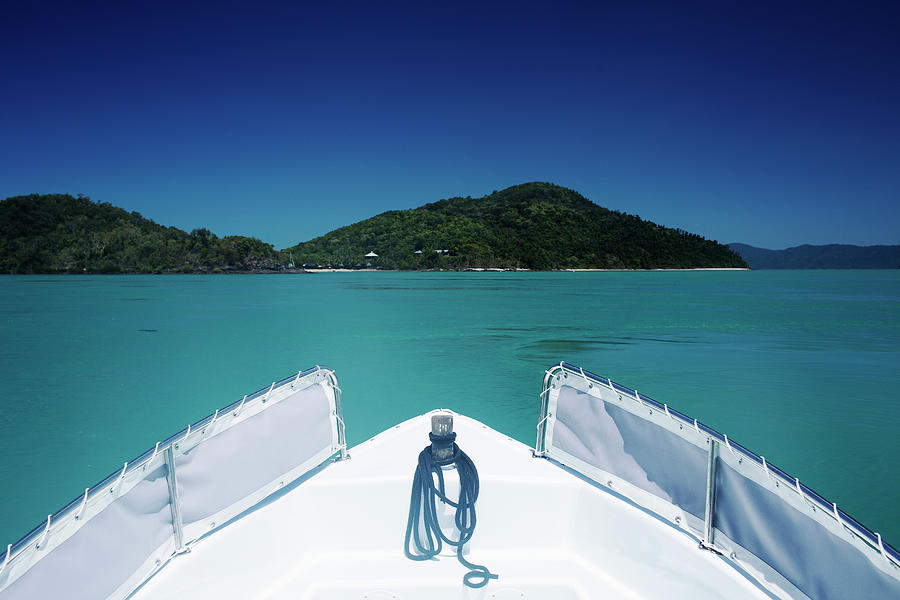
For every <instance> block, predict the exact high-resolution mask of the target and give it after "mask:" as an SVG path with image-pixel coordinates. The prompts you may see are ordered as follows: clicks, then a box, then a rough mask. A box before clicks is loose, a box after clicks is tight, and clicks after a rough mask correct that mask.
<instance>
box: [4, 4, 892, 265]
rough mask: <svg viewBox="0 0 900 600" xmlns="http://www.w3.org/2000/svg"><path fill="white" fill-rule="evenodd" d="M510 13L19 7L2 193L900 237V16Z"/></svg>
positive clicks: (195, 213) (614, 8)
mask: <svg viewBox="0 0 900 600" xmlns="http://www.w3.org/2000/svg"><path fill="white" fill-rule="evenodd" d="M485 4H488V3H485ZM489 4H490V5H489V6H485V5H483V4H482V3H473V4H468V3H463V2H455V1H454V2H445V3H428V2H421V1H417V2H409V3H401V4H397V3H390V4H387V3H380V2H365V3H348V2H329V3H320V4H317V5H311V4H306V3H303V2H283V3H268V2H252V3H251V2H246V3H235V2H216V3H210V4H208V5H192V6H186V5H184V4H182V3H171V4H167V3H163V2H142V1H130V0H129V1H126V2H109V3H96V2H84V1H78V2H64V3H57V4H54V3H51V2H43V1H38V2H5V3H4V4H3V8H2V17H0V198H2V197H7V196H11V195H18V194H26V193H53V192H65V193H72V194H76V193H82V194H85V195H88V196H90V197H92V198H93V199H95V200H102V201H107V202H110V203H112V204H115V205H118V206H121V207H123V208H126V209H128V210H137V211H139V212H141V213H142V214H143V215H144V216H146V217H148V218H151V219H153V220H155V221H156V222H158V223H162V224H165V225H175V226H177V227H181V228H183V229H186V230H190V229H192V228H195V227H202V226H206V227H208V228H209V229H211V230H212V231H214V232H216V233H217V234H219V235H228V234H243V235H253V236H256V237H259V238H261V239H263V240H265V241H268V242H271V243H273V244H275V246H276V247H279V248H281V247H284V246H287V245H290V244H294V243H297V242H299V241H303V240H307V239H309V238H311V237H314V236H316V235H320V234H322V233H325V232H327V231H329V230H331V229H333V228H335V227H338V226H341V225H345V224H348V223H351V222H355V221H359V220H362V219H365V218H368V217H370V216H372V215H375V214H377V213H380V212H383V211H385V210H390V209H402V208H412V207H415V206H419V205H421V204H424V203H426V202H432V201H435V200H438V199H441V198H446V197H450V196H466V195H472V196H481V195H484V194H486V193H490V192H491V191H492V190H495V189H502V188H504V187H507V186H510V185H514V184H516V183H522V182H525V181H533V180H539V181H552V182H554V183H558V184H560V185H564V186H566V187H570V188H573V189H575V190H577V191H579V192H581V193H582V194H584V195H585V196H586V197H588V198H589V199H591V200H593V201H594V202H596V203H597V204H600V205H602V206H606V207H609V208H614V209H618V210H622V211H625V212H629V213H632V214H638V215H640V216H641V217H643V218H645V219H650V220H653V221H655V222H657V223H660V224H663V225H667V226H671V227H681V228H683V229H687V230H690V231H693V232H696V233H700V234H702V235H704V236H706V237H708V238H711V239H717V240H719V241H721V242H733V241H741V242H746V243H750V244H754V245H758V246H763V247H769V248H783V247H786V246H793V245H797V244H802V243H814V244H823V243H832V242H836V243H854V244H898V243H900V41H898V40H900V35H898V34H897V31H898V30H900V8H898V6H900V3H897V2H890V3H885V4H883V5H877V4H866V3H845V4H844V5H843V6H840V7H827V6H825V5H824V4H823V3H811V4H793V3H788V2H774V3H771V4H768V3H758V2H734V3H728V2H721V1H719V2H710V3H707V4H691V3H685V2H677V3H662V4H660V5H658V6H653V5H649V4H643V5H637V4H635V3H631V2H623V3H617V4H608V5H605V4H603V3H600V2H592V3H584V4H568V5H567V4H563V3H559V2H552V3H547V4H543V5H529V4H527V3H512V4H506V5H504V4H500V3H489Z"/></svg>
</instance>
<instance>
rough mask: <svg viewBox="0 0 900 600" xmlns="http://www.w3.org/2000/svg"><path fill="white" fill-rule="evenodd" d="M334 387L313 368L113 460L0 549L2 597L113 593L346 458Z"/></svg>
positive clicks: (123, 592) (331, 378) (124, 592)
mask: <svg viewBox="0 0 900 600" xmlns="http://www.w3.org/2000/svg"><path fill="white" fill-rule="evenodd" d="M340 396H341V395H340V387H339V386H338V383H337V378H336V377H335V375H334V372H333V371H330V370H328V369H323V368H320V367H315V368H313V369H308V370H306V371H301V372H299V373H297V374H295V375H292V376H291V377H287V378H285V379H282V380H281V381H276V382H273V383H272V384H271V385H269V386H267V387H265V388H262V389H260V390H258V391H257V392H254V393H253V394H248V395H246V396H244V397H243V398H242V399H241V400H239V401H236V402H234V403H232V404H230V405H228V406H226V407H224V408H221V409H219V410H217V411H215V412H214V413H213V414H211V415H208V416H207V417H205V418H204V419H201V420H200V421H198V422H196V423H193V424H191V425H188V426H187V427H186V428H185V429H183V430H181V431H180V432H178V433H176V434H175V435H173V436H171V437H170V438H168V439H166V440H164V441H161V442H157V443H156V444H155V445H154V446H153V447H152V448H150V449H148V450H147V451H146V452H144V453H143V454H141V455H140V456H138V457H137V458H135V459H134V460H132V461H129V462H127V463H125V464H124V465H123V467H122V468H120V469H118V470H117V471H115V472H114V473H112V474H111V475H109V476H108V477H107V478H106V479H104V480H103V481H101V482H100V483H98V484H97V485H95V486H94V487H92V488H88V489H86V490H85V491H84V493H83V494H81V495H80V496H79V497H77V498H75V499H74V500H73V501H72V502H70V503H69V504H68V505H66V506H65V507H64V508H62V509H61V510H59V511H58V512H56V513H55V514H52V515H48V517H47V521H46V522H44V523H42V524H41V525H39V526H38V527H36V528H35V529H34V530H32V531H31V532H30V533H29V534H27V535H26V536H24V537H23V538H22V539H21V540H19V541H18V542H16V543H15V544H10V545H9V546H7V548H6V552H5V553H2V554H0V600H19V599H22V600H24V599H33V598H62V597H65V598H78V599H85V600H88V599H92V600H96V599H100V598H104V599H107V600H114V599H115V600H119V599H122V598H125V597H127V596H128V595H129V594H130V593H131V592H132V591H133V590H135V589H136V588H137V587H138V586H139V585H141V583H143V582H144V581H146V580H147V579H148V578H149V577H150V576H152V575H153V574H154V573H156V572H157V571H158V570H159V569H161V568H163V567H164V566H165V565H166V564H167V563H168V562H169V561H170V560H172V559H173V558H174V557H176V556H178V555H179V554H181V553H184V552H188V551H190V549H191V546H192V544H194V543H195V542H197V541H198V540H199V539H200V538H202V537H204V536H206V535H209V534H210V533H211V532H213V531H215V530H216V529H218V528H220V527H222V526H223V525H225V524H227V523H228V522H229V521H230V520H232V519H234V518H236V517H238V516H239V515H241V513H243V512H244V511H246V510H247V509H249V508H251V507H252V506H254V505H255V504H257V503H258V502H260V501H261V500H262V499H264V498H266V497H268V496H270V495H271V494H273V493H275V492H277V491H279V490H281V489H282V488H284V486H285V485H287V484H288V483H290V482H292V481H294V480H296V479H298V478H300V477H301V476H303V475H304V474H306V473H309V472H310V471H312V470H313V469H315V468H316V467H318V466H320V465H322V464H324V463H325V462H327V461H329V460H331V459H336V458H345V457H346V452H347V444H346V437H345V431H344V423H343V419H342V415H341V399H340Z"/></svg>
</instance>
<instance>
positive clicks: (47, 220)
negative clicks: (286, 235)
mask: <svg viewBox="0 0 900 600" xmlns="http://www.w3.org/2000/svg"><path fill="white" fill-rule="evenodd" d="M277 259H278V253H277V252H276V251H275V250H274V249H273V248H272V245H271V244H266V243H263V242H261V241H260V240H258V239H256V238H248V237H243V236H228V237H224V238H218V237H216V235H215V234H213V233H211V232H210V231H208V230H206V229H195V230H194V231H192V232H191V233H187V232H185V231H182V230H181V229H177V228H175V227H164V226H162V225H157V224H156V223H154V222H153V221H150V220H148V219H145V218H144V217H142V216H141V215H140V214H139V213H136V212H132V213H129V212H127V211H124V210H122V209H121V208H117V207H115V206H112V205H111V204H108V203H105V202H103V203H95V202H93V201H91V200H90V199H89V198H87V197H77V198H76V197H73V196H69V195H64V194H50V195H31V196H15V197H12V198H7V199H6V200H3V201H2V202H0V272H2V273H61V272H75V273H84V272H88V273H120V272H143V273H153V272H164V271H182V272H194V271H214V270H223V271H224V270H241V271H245V270H254V269H265V268H271V267H273V266H275V265H276V261H277Z"/></svg>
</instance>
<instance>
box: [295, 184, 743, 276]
mask: <svg viewBox="0 0 900 600" xmlns="http://www.w3.org/2000/svg"><path fill="white" fill-rule="evenodd" d="M286 250H291V251H292V252H293V255H294V260H295V261H296V262H299V263H315V264H319V265H323V266H324V265H332V266H355V265H357V264H358V263H360V262H362V263H365V262H372V264H373V266H381V267H384V268H395V269H422V268H445V269H464V268H475V267H479V268H491V267H499V268H528V269H561V268H603V269H606V268H636V269H651V268H699V267H746V266H747V265H746V263H745V262H744V261H743V260H742V259H741V258H740V256H738V255H737V254H736V253H734V252H733V251H732V250H731V249H729V248H728V247H726V246H723V245H721V244H718V243H716V242H714V241H710V240H707V239H704V238H703V237H701V236H699V235H696V234H692V233H688V232H686V231H682V230H679V229H670V228H667V227H662V226H660V225H657V224H655V223H652V222H649V221H644V220H642V219H640V218H639V217H637V216H634V215H629V214H625V213H622V212H618V211H613V210H608V209H606V208H602V207H600V206H598V205H596V204H594V203H593V202H591V201H590V200H587V199H586V198H584V197H583V196H581V195H580V194H578V193H577V192H574V191H572V190H570V189H566V188H563V187H560V186H557V185H553V184H549V183H525V184H521V185H517V186H513V187H511V188H507V189H505V190H502V191H499V192H494V193H492V194H490V195H488V196H484V197H482V198H471V197H467V198H450V199H447V200H441V201H439V202H434V203H431V204H426V205H424V206H421V207H419V208H415V209H410V210H400V211H389V212H386V213H383V214H380V215H378V216H375V217H372V218H371V219H367V220H365V221H361V222H359V223H355V224H353V225H349V226H346V227H341V228H340V229H336V230H334V231H332V232H330V233H327V234H325V235H323V236H321V237H318V238H315V239H313V240H310V241H308V242H303V243H300V244H298V245H297V246H294V247H293V248H289V249H286ZM369 252H375V253H376V254H378V258H368V259H367V258H364V255H366V254H368V253H369Z"/></svg>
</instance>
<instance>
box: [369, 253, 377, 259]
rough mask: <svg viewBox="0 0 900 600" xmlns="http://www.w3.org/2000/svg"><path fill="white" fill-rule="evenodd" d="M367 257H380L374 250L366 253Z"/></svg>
mask: <svg viewBox="0 0 900 600" xmlns="http://www.w3.org/2000/svg"><path fill="white" fill-rule="evenodd" d="M366 258H378V255H377V254H375V253H374V252H369V253H368V254H366Z"/></svg>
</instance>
